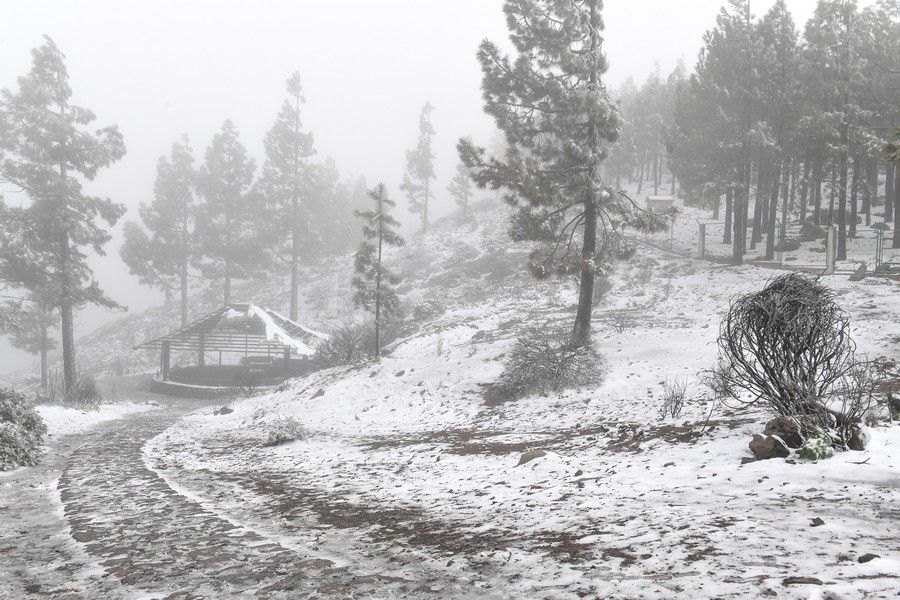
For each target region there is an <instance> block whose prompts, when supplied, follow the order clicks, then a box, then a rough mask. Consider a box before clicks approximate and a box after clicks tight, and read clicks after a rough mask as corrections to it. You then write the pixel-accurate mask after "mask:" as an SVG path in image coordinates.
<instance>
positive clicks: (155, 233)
mask: <svg viewBox="0 0 900 600" xmlns="http://www.w3.org/2000/svg"><path fill="white" fill-rule="evenodd" d="M196 179H197V174H196V171H195V170H194V157H193V154H192V151H191V147H190V145H189V142H188V139H187V136H183V137H182V138H181V141H179V142H176V143H175V144H173V145H172V152H171V156H170V157H168V158H167V157H165V156H163V157H160V159H159V161H158V162H157V165H156V183H155V184H154V186H153V194H154V199H153V202H151V203H150V204H145V203H142V204H141V207H140V211H139V212H140V216H141V221H142V222H143V224H144V227H146V230H145V229H144V227H141V226H140V225H139V224H138V223H136V222H134V221H128V222H126V223H125V228H124V230H123V233H124V236H125V240H124V242H123V244H122V248H121V250H120V254H121V256H122V260H123V261H124V262H125V264H126V265H128V268H129V270H130V271H131V273H132V274H133V275H137V276H138V278H139V279H140V282H141V283H143V284H145V285H149V286H153V287H158V288H160V289H162V290H163V292H165V294H166V298H170V297H171V295H172V292H173V290H174V289H177V290H178V291H179V293H180V303H181V325H182V327H184V326H185V325H187V323H188V291H189V285H188V276H189V268H190V265H191V264H192V263H195V262H196V260H197V255H196V244H195V239H194V221H195V219H196V210H197V206H196V203H195V201H194V186H195V184H196ZM147 231H149V232H150V233H149V235H148V234H147Z"/></svg>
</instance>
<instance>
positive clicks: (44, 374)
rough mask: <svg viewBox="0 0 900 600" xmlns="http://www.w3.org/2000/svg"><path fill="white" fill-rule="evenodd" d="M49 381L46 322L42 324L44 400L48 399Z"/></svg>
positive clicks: (42, 387)
mask: <svg viewBox="0 0 900 600" xmlns="http://www.w3.org/2000/svg"><path fill="white" fill-rule="evenodd" d="M44 314H45V315H46V311H45V312H44ZM47 380H48V377H47V322H46V320H44V322H42V323H41V395H42V396H43V397H44V398H46V397H47Z"/></svg>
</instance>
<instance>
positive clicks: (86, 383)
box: [62, 375, 103, 410]
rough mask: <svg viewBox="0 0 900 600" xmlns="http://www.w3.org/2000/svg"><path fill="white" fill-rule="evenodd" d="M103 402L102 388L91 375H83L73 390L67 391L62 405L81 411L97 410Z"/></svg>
mask: <svg viewBox="0 0 900 600" xmlns="http://www.w3.org/2000/svg"><path fill="white" fill-rule="evenodd" d="M102 401H103V393H102V392H101V391H100V386H98V385H97V381H96V380H95V379H94V378H93V376H91V375H82V376H81V377H80V378H79V379H78V381H77V382H75V385H73V386H72V388H71V389H69V390H67V391H66V395H65V397H64V398H63V401H62V405H63V406H66V407H69V408H78V409H81V410H96V409H97V408H98V407H99V406H100V403H101V402H102Z"/></svg>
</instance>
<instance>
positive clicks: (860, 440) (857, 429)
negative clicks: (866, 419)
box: [847, 425, 871, 452]
mask: <svg viewBox="0 0 900 600" xmlns="http://www.w3.org/2000/svg"><path fill="white" fill-rule="evenodd" d="M870 437H871V436H869V432H868V431H866V428H865V427H862V426H860V425H854V426H853V427H852V428H851V429H850V439H848V440H847V447H848V448H849V449H851V450H856V451H857V452H862V451H863V450H865V449H866V446H868V445H869V439H870Z"/></svg>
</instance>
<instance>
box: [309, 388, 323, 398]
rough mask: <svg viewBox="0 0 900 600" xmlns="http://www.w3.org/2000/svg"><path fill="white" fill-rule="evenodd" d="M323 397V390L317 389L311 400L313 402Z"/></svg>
mask: <svg viewBox="0 0 900 600" xmlns="http://www.w3.org/2000/svg"><path fill="white" fill-rule="evenodd" d="M324 395H325V390H323V389H322V388H319V389H318V390H317V391H316V393H315V394H313V395H312V397H311V399H312V400H315V399H316V398H321V397H322V396H324Z"/></svg>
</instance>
